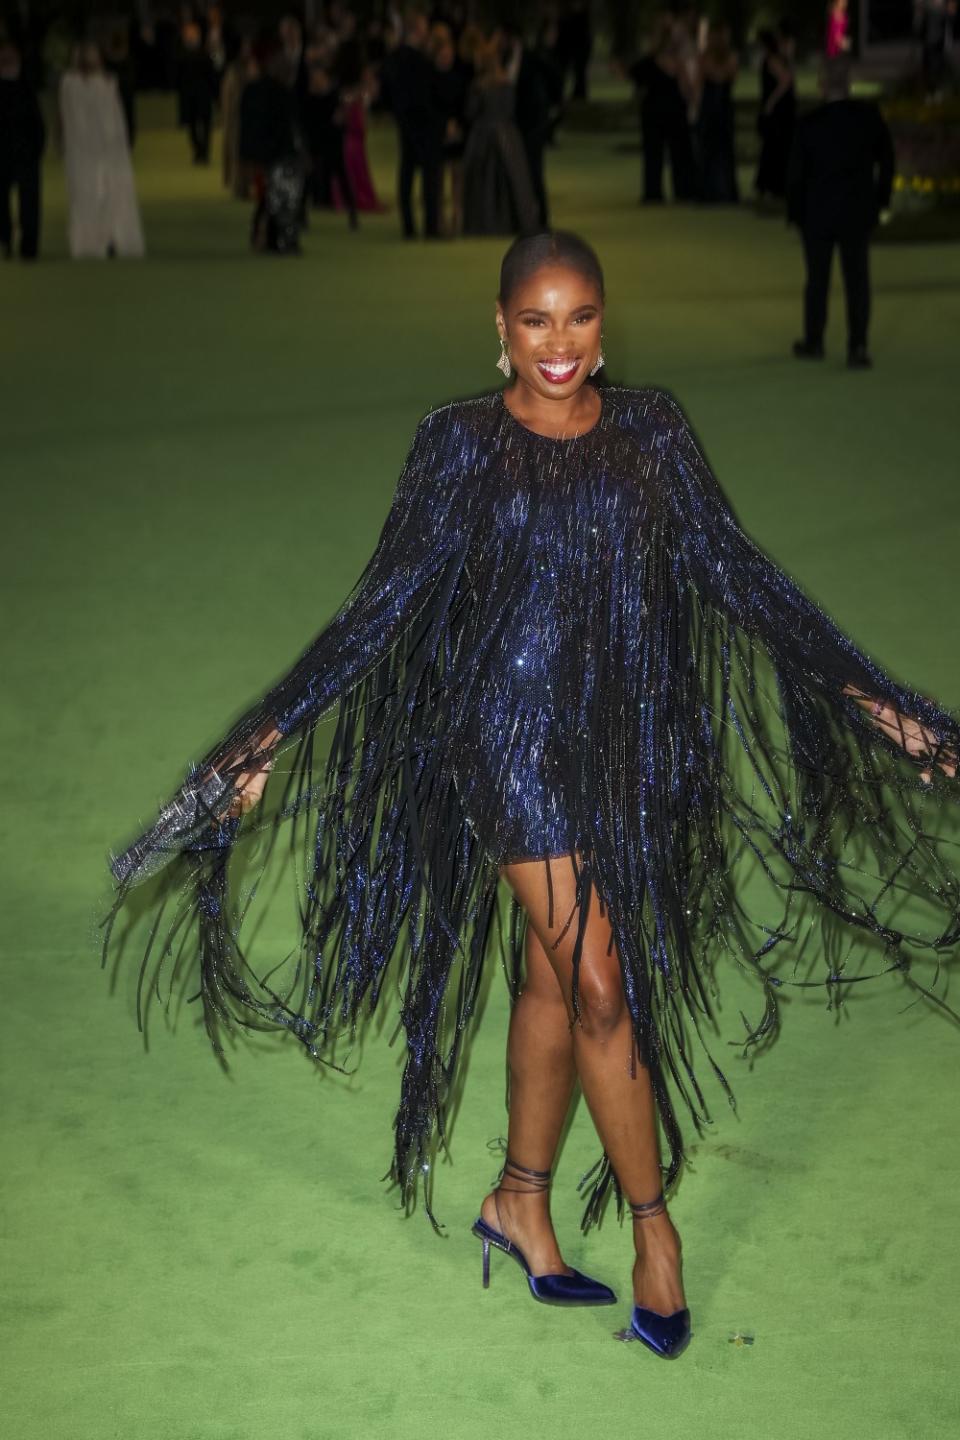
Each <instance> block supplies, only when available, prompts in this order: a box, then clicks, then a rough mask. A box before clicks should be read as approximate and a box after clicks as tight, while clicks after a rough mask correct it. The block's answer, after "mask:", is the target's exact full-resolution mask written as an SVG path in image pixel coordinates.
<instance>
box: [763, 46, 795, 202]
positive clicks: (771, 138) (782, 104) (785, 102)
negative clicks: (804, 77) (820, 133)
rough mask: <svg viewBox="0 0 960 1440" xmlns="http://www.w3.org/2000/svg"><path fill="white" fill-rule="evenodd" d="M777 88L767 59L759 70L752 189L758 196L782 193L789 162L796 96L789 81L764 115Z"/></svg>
mask: <svg viewBox="0 0 960 1440" xmlns="http://www.w3.org/2000/svg"><path fill="white" fill-rule="evenodd" d="M776 88H777V77H776V75H775V74H774V73H773V70H772V69H771V67H770V65H769V64H768V62H767V60H766V59H764V62H763V65H762V67H761V70H760V114H759V115H758V116H757V129H758V130H759V132H760V160H759V163H758V165H757V178H756V189H757V194H758V195H773V196H776V197H778V198H779V197H780V196H783V195H785V194H786V189H787V166H788V165H789V163H790V147H791V146H792V144H793V127H794V124H795V122H796V116H797V95H796V90H795V88H794V85H793V82H792V81H791V83H790V86H789V88H788V89H787V90H785V91H784V93H783V94H782V95H781V96H780V99H779V100H778V101H777V103H776V105H774V107H773V109H772V110H771V111H770V114H769V115H768V114H767V113H766V104H767V101H768V100H769V99H770V96H771V95H772V94H773V92H774V90H776Z"/></svg>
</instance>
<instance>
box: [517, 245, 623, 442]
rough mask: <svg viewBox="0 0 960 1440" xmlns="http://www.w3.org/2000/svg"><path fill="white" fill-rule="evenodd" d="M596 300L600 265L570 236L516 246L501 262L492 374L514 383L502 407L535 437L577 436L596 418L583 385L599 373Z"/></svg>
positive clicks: (596, 404) (592, 394)
mask: <svg viewBox="0 0 960 1440" xmlns="http://www.w3.org/2000/svg"><path fill="white" fill-rule="evenodd" d="M603 298H604V296H603V271H602V270H601V268H600V262H599V260H598V259H597V257H596V255H595V254H594V252H593V250H592V249H591V248H590V246H589V245H587V244H586V243H585V242H584V241H583V240H581V239H580V237H579V236H578V235H573V234H571V233H570V232H569V231H564V230H554V231H548V232H546V233H545V234H543V235H535V236H532V237H529V238H525V239H522V240H519V241H517V242H516V243H515V244H514V245H512V246H511V247H510V249H509V250H508V251H507V253H506V255H505V257H504V260H503V264H502V266H501V268H500V294H499V298H498V300H497V334H498V335H499V336H500V347H501V353H500V361H499V366H500V369H501V370H502V371H503V373H504V375H506V377H507V379H509V378H510V376H511V375H512V374H513V373H514V372H516V376H517V383H516V384H515V385H514V386H513V388H512V389H511V390H510V391H509V392H508V397H509V398H507V399H506V405H507V408H508V409H509V410H510V411H511V413H512V414H514V415H515V416H516V417H517V419H518V420H520V421H521V422H522V423H523V424H524V425H526V426H527V427H528V428H529V429H531V430H534V431H536V432H537V433H538V434H550V435H553V434H555V433H557V432H558V428H559V433H560V434H561V435H565V434H567V433H568V432H569V431H571V430H572V431H574V432H575V433H578V434H583V432H584V431H585V430H589V429H591V428H592V427H593V425H595V424H596V422H597V420H598V418H599V415H600V398H599V396H598V395H597V393H596V391H595V390H594V389H593V387H592V386H584V384H583V381H584V378H585V372H586V374H589V375H591V376H592V375H595V374H596V373H597V371H598V370H599V369H600V367H601V366H602V365H603V351H602V349H601V345H602V340H603V336H602V326H603ZM545 426H546V427H547V428H546V429H544V427H545Z"/></svg>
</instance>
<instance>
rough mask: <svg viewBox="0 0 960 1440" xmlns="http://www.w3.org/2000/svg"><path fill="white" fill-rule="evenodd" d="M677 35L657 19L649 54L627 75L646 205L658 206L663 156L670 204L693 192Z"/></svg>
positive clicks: (668, 20)
mask: <svg viewBox="0 0 960 1440" xmlns="http://www.w3.org/2000/svg"><path fill="white" fill-rule="evenodd" d="M678 30H679V25H678V22H677V21H676V20H675V18H674V17H673V16H670V15H661V16H659V17H658V18H657V20H656V21H655V26H654V30H653V33H652V35H651V38H650V48H649V50H648V51H647V53H646V54H645V55H643V56H642V57H641V58H640V59H639V60H637V61H635V62H634V64H633V65H632V66H631V67H630V71H629V75H630V79H631V80H632V81H633V83H634V85H635V86H636V88H637V93H638V95H639V97H640V135H641V141H642V145H643V197H642V199H643V203H644V204H645V205H659V204H661V203H662V201H663V166H664V161H665V159H666V156H667V155H668V154H669V156H670V174H671V180H672V183H673V198H674V200H692V199H693V197H694V194H695V193H696V178H695V177H696V166H695V164H694V156H693V145H692V143H691V138H690V122H689V118H688V109H689V105H690V100H691V96H690V95H689V93H687V91H686V90H685V89H684V85H685V80H686V77H685V74H684V71H683V68H682V58H683V56H682V47H681V46H680V44H679V43H678V38H677V37H678Z"/></svg>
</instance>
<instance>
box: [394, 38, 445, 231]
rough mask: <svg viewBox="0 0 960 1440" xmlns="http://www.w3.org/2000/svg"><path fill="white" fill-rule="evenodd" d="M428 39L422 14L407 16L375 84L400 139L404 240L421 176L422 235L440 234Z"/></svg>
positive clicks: (440, 129)
mask: <svg viewBox="0 0 960 1440" xmlns="http://www.w3.org/2000/svg"><path fill="white" fill-rule="evenodd" d="M429 34H430V26H429V22H428V20H427V17H426V15H425V14H424V13H423V12H422V11H419V10H414V11H411V12H410V13H409V14H408V15H407V18H406V22H405V24H404V34H403V43H402V44H400V45H398V46H397V48H396V49H395V50H391V51H390V53H389V55H387V57H386V58H385V60H384V62H383V66H382V68H381V71H380V85H381V90H382V92H383V96H384V98H385V100H386V103H387V105H388V106H389V107H390V109H391V110H392V111H393V118H394V120H396V122H397V130H398V132H399V138H400V173H399V176H398V180H397V189H398V192H399V201H400V217H401V221H402V224H403V233H404V237H405V238H406V239H407V240H412V239H414V238H415V237H416V233H417V228H416V225H415V224H414V220H413V181H414V176H415V175H416V173H417V171H418V170H419V171H420V177H421V184H422V186H423V217H424V233H425V234H426V235H427V237H428V238H429V239H436V238H437V236H439V234H440V176H441V163H442V157H443V135H444V117H443V115H442V114H441V112H440V109H439V108H438V106H437V104H436V100H435V97H434V71H433V65H432V64H431V62H430V60H429V59H428V58H427V56H426V54H425V53H424V51H425V48H426V44H427V40H428V38H429Z"/></svg>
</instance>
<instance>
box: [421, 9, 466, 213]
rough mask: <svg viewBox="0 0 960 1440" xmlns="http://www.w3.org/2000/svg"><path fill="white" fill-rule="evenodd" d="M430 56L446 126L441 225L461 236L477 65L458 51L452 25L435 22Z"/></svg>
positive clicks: (436, 100)
mask: <svg viewBox="0 0 960 1440" xmlns="http://www.w3.org/2000/svg"><path fill="white" fill-rule="evenodd" d="M430 58H431V61H432V62H433V72H434V73H433V103H434V105H435V106H436V109H437V112H438V114H439V117H440V121H441V124H442V125H443V147H442V151H441V171H440V187H439V188H440V211H441V219H440V224H441V229H442V230H443V233H444V234H445V235H459V234H460V232H461V230H462V229H463V152H464V150H465V149H466V144H467V104H468V101H469V97H470V92H471V87H472V85H473V79H474V67H473V64H472V63H471V62H470V61H468V60H466V59H465V58H464V57H463V56H462V55H461V54H459V53H458V51H457V47H456V44H455V42H454V38H453V31H452V30H451V28H450V26H449V25H434V27H433V29H432V30H431V32H430ZM448 195H449V199H448Z"/></svg>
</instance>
